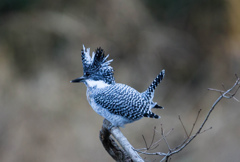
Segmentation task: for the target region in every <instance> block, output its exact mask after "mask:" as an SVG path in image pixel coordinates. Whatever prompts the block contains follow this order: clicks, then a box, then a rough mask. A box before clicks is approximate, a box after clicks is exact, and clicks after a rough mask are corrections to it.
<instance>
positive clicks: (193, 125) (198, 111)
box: [188, 109, 202, 137]
mask: <svg viewBox="0 0 240 162" xmlns="http://www.w3.org/2000/svg"><path fill="white" fill-rule="evenodd" d="M201 110H202V109H200V110H199V111H198V114H197V117H196V119H195V121H194V123H193V126H192V129H191V131H190V133H189V135H188V137H190V136H191V135H192V132H193V129H194V127H195V125H196V123H197V120H198V117H199V115H200V112H201Z"/></svg>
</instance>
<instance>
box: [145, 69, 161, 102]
mask: <svg viewBox="0 0 240 162" xmlns="http://www.w3.org/2000/svg"><path fill="white" fill-rule="evenodd" d="M164 75H165V70H164V69H163V70H162V71H161V72H160V73H159V74H158V76H157V77H156V78H155V79H154V80H153V82H152V84H151V85H150V86H149V87H148V89H147V90H146V91H145V94H146V96H147V97H148V98H152V97H153V94H154V91H155V89H156V87H157V86H158V84H159V83H160V82H161V81H162V80H163V78H164Z"/></svg>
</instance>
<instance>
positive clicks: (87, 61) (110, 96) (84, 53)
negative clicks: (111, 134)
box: [70, 45, 165, 127]
mask: <svg viewBox="0 0 240 162" xmlns="http://www.w3.org/2000/svg"><path fill="white" fill-rule="evenodd" d="M81 57H82V64H83V76H81V77H79V78H76V79H74V80H72V81H70V82H71V83H80V82H83V83H84V84H85V85H86V87H87V91H86V95H87V100H88V102H89V104H90V105H91V107H92V108H93V110H94V111H95V112H96V113H98V114H99V115H101V116H102V117H104V118H105V119H107V120H108V121H109V122H111V124H112V127H124V126H125V124H129V123H132V122H134V121H137V120H139V119H141V118H143V117H148V118H155V119H159V118H160V116H159V115H156V114H154V113H153V112H152V111H151V109H152V108H157V109H163V107H162V106H159V105H158V104H157V103H156V102H153V97H154V91H155V89H156V87H157V86H158V84H159V83H160V82H161V81H162V79H163V78H164V76H165V70H164V69H163V70H162V71H161V72H160V73H159V74H158V75H157V77H156V78H155V79H154V80H153V82H152V83H151V84H150V86H149V87H148V88H147V90H146V91H144V92H142V93H140V92H139V91H137V90H135V89H134V88H132V87H130V86H128V85H126V84H122V83H116V82H115V78H114V73H113V72H114V70H113V68H112V67H111V66H110V63H111V62H112V61H113V59H111V60H108V57H109V55H107V56H105V52H104V50H103V49H102V48H101V47H99V48H97V49H96V50H95V52H93V53H92V56H90V48H87V49H86V48H85V46H84V45H83V49H82V50H81Z"/></svg>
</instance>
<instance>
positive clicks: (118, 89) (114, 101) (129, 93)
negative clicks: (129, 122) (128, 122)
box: [94, 84, 149, 119]
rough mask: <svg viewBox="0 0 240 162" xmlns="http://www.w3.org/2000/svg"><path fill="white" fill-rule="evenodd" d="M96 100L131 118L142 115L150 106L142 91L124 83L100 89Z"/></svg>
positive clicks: (95, 96) (114, 111)
mask: <svg viewBox="0 0 240 162" xmlns="http://www.w3.org/2000/svg"><path fill="white" fill-rule="evenodd" d="M94 100H95V102H96V103H97V104H99V105H101V106H102V107H103V108H105V109H107V110H108V111H109V112H111V113H113V114H116V115H121V116H124V117H126V118H129V119H137V118H139V117H142V116H143V114H144V113H145V111H147V106H149V103H147V102H146V101H145V100H144V99H143V98H142V96H141V93H139V92H138V91H136V90H135V89H133V88H131V87H129V86H127V85H124V84H114V85H111V86H109V87H106V88H104V89H102V90H99V92H98V93H97V94H96V95H94Z"/></svg>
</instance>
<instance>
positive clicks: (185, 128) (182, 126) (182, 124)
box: [178, 115, 189, 138]
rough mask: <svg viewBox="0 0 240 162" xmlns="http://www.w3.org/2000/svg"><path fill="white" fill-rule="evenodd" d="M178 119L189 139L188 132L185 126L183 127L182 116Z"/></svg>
mask: <svg viewBox="0 0 240 162" xmlns="http://www.w3.org/2000/svg"><path fill="white" fill-rule="evenodd" d="M178 119H179V120H180V122H181V124H182V127H183V129H184V131H185V134H186V135H187V138H189V136H188V133H187V130H186V128H185V126H184V125H183V122H182V120H181V117H180V115H178Z"/></svg>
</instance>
